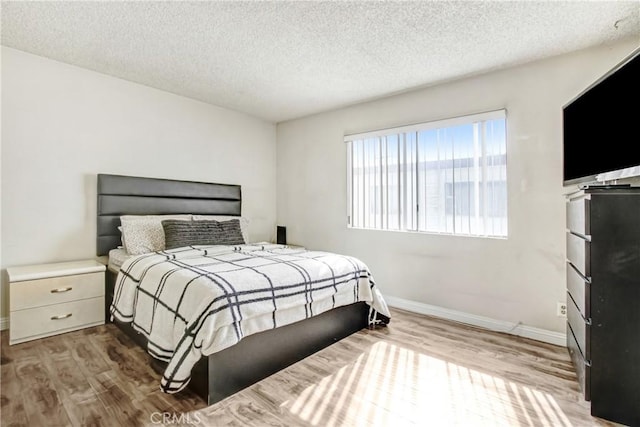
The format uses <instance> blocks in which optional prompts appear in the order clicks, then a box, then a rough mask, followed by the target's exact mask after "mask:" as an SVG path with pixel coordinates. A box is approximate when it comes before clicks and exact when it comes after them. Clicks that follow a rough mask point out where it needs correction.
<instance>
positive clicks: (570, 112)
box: [563, 48, 640, 185]
mask: <svg viewBox="0 0 640 427" xmlns="http://www.w3.org/2000/svg"><path fill="white" fill-rule="evenodd" d="M563 146H564V150H563V182H564V185H573V184H587V183H594V182H595V181H596V176H598V175H600V174H604V173H610V172H616V171H620V170H626V169H627V168H634V169H632V170H631V173H632V174H636V173H640V172H636V171H635V168H636V167H640V48H639V49H636V50H635V51H634V52H633V53H632V54H631V55H629V56H628V57H627V58H625V59H624V60H623V61H622V62H621V63H620V64H618V65H617V66H616V67H614V68H613V69H612V70H611V71H609V72H608V73H607V74H605V75H604V76H603V77H602V78H600V79H599V80H598V81H596V82H595V83H593V84H592V85H591V86H589V87H588V88H587V89H586V90H585V91H583V92H582V93H581V94H580V95H578V96H577V97H576V98H574V99H573V100H572V101H570V102H569V103H568V104H566V105H565V106H564V107H563ZM613 175H614V176H615V173H613ZM622 176H625V175H624V174H623V175H622Z"/></svg>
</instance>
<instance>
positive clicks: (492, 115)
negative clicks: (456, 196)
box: [344, 108, 509, 239]
mask: <svg viewBox="0 0 640 427" xmlns="http://www.w3.org/2000/svg"><path fill="white" fill-rule="evenodd" d="M500 119H503V120H504V157H505V164H504V168H505V178H504V187H505V188H504V192H505V200H504V203H505V216H504V218H505V225H504V234H489V233H487V232H486V230H485V233H484V234H475V233H471V232H470V231H469V232H457V231H456V230H455V227H454V231H432V230H421V229H420V223H419V219H418V218H416V220H415V222H416V224H415V225H416V227H415V229H411V228H407V227H406V226H405V228H402V227H403V225H406V224H404V220H403V219H400V220H399V224H401V225H400V228H399V229H390V228H388V224H387V226H386V227H385V228H381V227H377V226H373V227H369V226H354V225H353V218H351V216H352V214H353V208H354V206H353V197H354V194H353V193H354V191H353V190H354V188H353V181H354V169H353V164H352V162H353V158H352V147H353V145H352V144H348V143H350V142H352V141H355V140H364V139H367V138H380V137H388V136H390V135H398V136H399V138H398V143H400V142H399V141H400V139H401V138H400V137H401V136H402V134H406V133H411V132H416V133H417V132H423V131H430V130H435V129H446V128H452V127H455V126H462V125H470V124H475V123H477V122H486V121H490V120H500ZM483 126H484V124H483ZM344 142H345V144H346V146H347V147H348V148H347V150H346V151H347V162H346V172H347V228H351V229H357V230H373V231H393V232H405V233H422V234H438V235H447V236H462V237H479V238H490V239H493V238H495V239H506V238H508V236H509V221H508V217H509V206H508V205H509V203H508V202H509V198H508V179H507V178H508V170H507V166H508V162H507V159H508V114H507V109H506V108H501V109H497V110H491V111H486V112H481V113H474V114H467V115H462V116H456V117H452V118H446V119H438V120H432V121H428V122H422V123H415V124H410V125H403V126H397V127H392V128H384V129H378V130H373V131H367V132H359V133H350V134H345V135H344ZM416 143H417V142H416ZM484 150H485V144H483V147H482V151H484ZM405 151H406V148H405ZM483 157H484V156H483ZM413 163H414V162H413V161H412V163H409V164H411V165H412V166H415V168H416V173H417V170H418V168H419V160H416V161H415V165H414V164H413ZM405 164H406V163H405ZM479 168H482V169H485V170H486V168H487V165H486V162H483V164H482V165H480V167H479ZM398 169H400V167H399V168H398ZM452 173H455V169H452ZM387 176H388V172H387ZM485 176H486V175H485ZM416 177H417V175H416ZM398 179H405V180H406V179H407V174H406V173H403V174H402V176H400V175H399V176H398ZM450 184H451V185H456V183H455V182H452V183H450ZM479 185H485V186H486V185H487V181H484V180H483V181H479ZM383 191H384V190H383ZM418 192H419V185H416V188H415V190H412V191H411V193H412V195H411V197H412V198H414V199H415V201H416V203H415V205H416V208H415V209H411V212H406V211H407V209H400V210H399V212H398V215H400V217H401V218H402V217H405V216H412V215H414V216H415V215H419V212H420V209H421V208H422V206H419V207H418V203H417V201H418V198H419V194H418ZM400 198H401V196H400V195H398V201H399V203H398V207H399V208H400V207H401V203H400ZM475 202H476V203H479V201H475ZM485 204H486V202H485ZM483 216H486V214H484V215H483ZM387 219H388V218H387ZM452 220H453V221H454V222H455V221H456V218H455V216H454V217H453V219H452Z"/></svg>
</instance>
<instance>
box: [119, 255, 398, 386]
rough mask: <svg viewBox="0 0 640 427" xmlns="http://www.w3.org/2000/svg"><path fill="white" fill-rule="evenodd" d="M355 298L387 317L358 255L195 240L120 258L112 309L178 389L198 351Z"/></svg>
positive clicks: (201, 352)
mask: <svg viewBox="0 0 640 427" xmlns="http://www.w3.org/2000/svg"><path fill="white" fill-rule="evenodd" d="M358 301H365V302H367V303H368V304H369V306H370V307H371V313H372V314H373V315H375V314H376V313H377V314H379V315H378V319H385V321H388V319H389V317H390V314H389V310H388V308H387V305H386V303H385V301H384V299H383V298H382V296H381V294H380V292H379V290H378V289H377V288H376V286H375V284H374V282H373V279H372V277H371V273H370V272H369V269H368V268H367V266H366V265H365V264H364V263H363V262H362V261H360V260H358V259H357V258H353V257H349V256H344V255H338V254H334V253H327V252H317V251H307V250H305V249H300V248H289V247H287V246H284V245H274V244H264V245H263V244H254V245H242V246H199V247H184V248H178V249H173V250H167V251H161V252H154V253H150V254H145V255H139V256H135V257H132V258H130V259H128V260H127V261H125V262H124V264H123V265H122V267H121V269H120V272H119V273H118V277H117V280H116V286H115V294H114V298H113V303H112V305H111V314H112V316H113V317H114V318H116V319H117V320H119V321H121V322H131V323H132V326H133V328H134V329H135V330H137V331H138V332H141V333H142V334H144V335H145V337H146V338H147V340H148V347H147V351H148V352H149V353H150V354H151V355H152V356H154V357H156V358H158V359H160V360H163V361H166V362H168V366H167V368H166V370H165V372H164V375H163V378H162V381H161V389H162V390H163V391H165V392H167V393H175V392H178V391H180V390H182V389H183V388H184V387H185V386H186V385H187V384H188V382H189V380H190V377H191V369H192V368H193V365H195V363H196V362H197V361H198V360H199V359H200V358H201V357H202V356H208V355H210V354H213V353H215V352H217V351H220V350H223V349H225V348H227V347H230V346H232V345H234V344H236V343H237V342H238V341H240V340H241V339H242V338H243V337H245V336H248V335H251V334H254V333H257V332H261V331H265V330H268V329H272V328H277V327H279V326H284V325H287V324H290V323H293V322H297V321H299V320H303V319H306V318H309V317H311V316H314V315H318V314H320V313H323V312H325V311H328V310H331V309H332V308H335V307H340V306H344V305H348V304H352V303H354V302H358ZM380 315H381V316H380ZM374 319H375V317H374V316H372V315H370V322H375V320H374Z"/></svg>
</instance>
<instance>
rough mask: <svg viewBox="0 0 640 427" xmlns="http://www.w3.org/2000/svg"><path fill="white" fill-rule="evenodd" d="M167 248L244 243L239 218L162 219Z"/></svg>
mask: <svg viewBox="0 0 640 427" xmlns="http://www.w3.org/2000/svg"><path fill="white" fill-rule="evenodd" d="M162 228H163V229H164V240H165V247H166V248H167V249H175V248H181V247H183V246H195V245H244V244H245V241H244V238H243V237H242V228H241V227H240V220H238V219H231V220H228V221H178V220H172V219H167V220H164V221H162Z"/></svg>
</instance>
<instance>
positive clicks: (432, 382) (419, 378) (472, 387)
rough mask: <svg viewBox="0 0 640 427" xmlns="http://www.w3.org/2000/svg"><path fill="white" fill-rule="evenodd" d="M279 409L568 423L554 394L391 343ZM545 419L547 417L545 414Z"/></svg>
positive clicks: (408, 421)
mask: <svg viewBox="0 0 640 427" xmlns="http://www.w3.org/2000/svg"><path fill="white" fill-rule="evenodd" d="M281 407H282V409H284V410H288V411H289V412H290V413H291V414H294V415H295V416H297V417H299V418H300V419H301V420H303V421H304V422H306V423H309V424H311V425H322V426H327V427H330V426H339V425H352V426H363V427H364V426H366V427H370V426H388V425H412V424H415V425H424V423H425V421H427V420H428V421H429V424H430V425H446V426H455V425H465V426H468V425H473V426H482V425H486V426H496V425H504V426H533V425H534V422H533V421H532V419H534V420H537V421H536V423H535V425H536V427H537V426H549V427H552V426H553V427H556V426H571V423H570V422H569V420H568V418H567V416H566V415H565V414H564V412H563V411H562V409H561V408H560V406H559V405H558V403H557V402H556V400H555V399H554V397H553V396H551V395H550V394H548V393H545V392H543V391H540V390H537V389H536V388H535V387H533V386H525V385H522V384H519V383H515V382H513V381H507V380H505V379H503V378H499V377H495V376H492V375H488V374H486V373H483V372H479V371H477V370H474V369H469V368H467V367H465V366H461V365H457V364H455V363H451V362H446V361H443V360H440V359H438V358H436V357H433V356H429V355H426V354H422V353H418V352H415V351H413V350H409V349H407V348H404V347H400V346H397V345H394V344H389V343H386V342H379V343H376V344H374V345H373V346H372V347H371V349H370V350H369V351H368V352H366V353H362V354H361V355H360V356H359V357H358V358H357V359H356V360H355V361H354V362H352V363H350V364H348V365H346V366H343V367H342V368H340V369H339V370H338V371H337V372H336V373H335V374H332V375H329V376H327V377H324V378H322V379H321V380H320V381H319V382H317V383H316V384H313V385H311V386H309V387H307V388H306V389H305V390H304V391H303V392H302V393H301V394H300V396H299V397H298V398H297V399H295V400H293V401H287V402H284V403H283V404H282V405H281ZM540 420H542V422H541V421H540Z"/></svg>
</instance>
